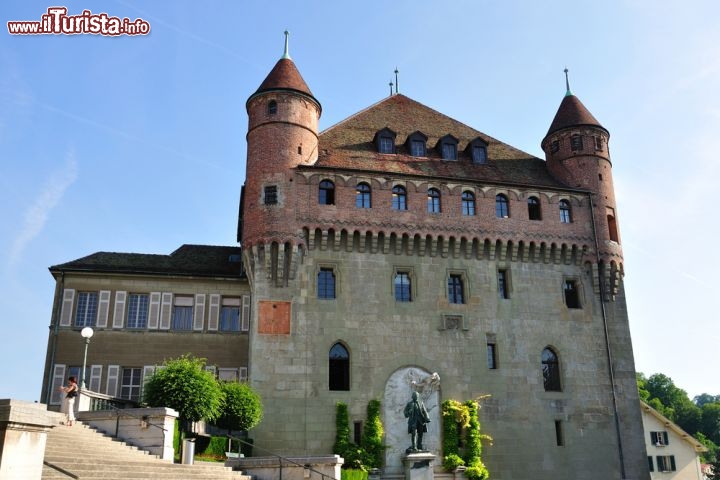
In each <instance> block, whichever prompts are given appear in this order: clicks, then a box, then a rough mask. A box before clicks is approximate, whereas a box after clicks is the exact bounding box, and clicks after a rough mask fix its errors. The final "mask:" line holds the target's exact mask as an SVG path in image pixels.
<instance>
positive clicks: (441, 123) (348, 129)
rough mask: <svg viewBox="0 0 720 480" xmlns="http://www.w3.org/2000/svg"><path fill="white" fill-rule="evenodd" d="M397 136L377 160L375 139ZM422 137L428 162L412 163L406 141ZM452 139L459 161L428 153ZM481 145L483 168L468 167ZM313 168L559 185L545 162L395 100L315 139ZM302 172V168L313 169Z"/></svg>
mask: <svg viewBox="0 0 720 480" xmlns="http://www.w3.org/2000/svg"><path fill="white" fill-rule="evenodd" d="M386 127H387V128H389V129H390V130H392V131H393V132H396V133H397V136H396V139H395V144H396V148H397V150H396V153H395V154H381V153H378V152H377V148H376V146H375V144H374V143H373V139H374V137H375V134H376V133H377V132H378V131H379V130H381V129H383V128H386ZM415 131H420V132H422V133H423V134H425V135H427V137H428V140H427V148H428V157H413V156H411V155H409V154H408V152H407V149H406V147H405V145H404V143H405V140H406V139H407V137H408V135H410V134H411V133H413V132H415ZM448 134H450V135H452V136H453V137H455V138H457V139H458V141H459V143H458V154H459V160H457V161H452V160H443V159H442V158H441V155H440V153H439V152H435V151H434V149H433V147H434V146H435V144H436V143H437V141H438V139H440V138H441V137H444V136H445V135H448ZM476 138H481V139H482V140H483V141H484V142H486V143H487V145H488V146H487V157H488V162H487V163H486V164H474V163H473V162H472V159H471V158H470V155H469V154H468V153H466V152H464V149H465V148H466V147H467V145H468V144H469V143H470V142H471V141H472V140H474V139H476ZM313 167H329V168H338V169H346V170H347V169H349V170H364V171H374V172H382V173H385V174H387V173H390V174H406V175H417V176H424V177H445V178H457V179H467V180H471V181H482V182H488V183H500V184H522V185H528V184H529V185H536V186H545V187H558V188H561V187H563V186H564V185H562V184H560V183H559V182H558V181H557V180H555V179H554V178H553V177H552V176H551V175H550V173H549V172H548V170H547V168H546V165H545V161H544V160H542V159H540V158H537V157H534V156H533V155H530V154H529V153H525V152H523V151H521V150H518V149H517V148H514V147H511V146H510V145H507V144H505V143H503V142H500V141H499V140H496V139H495V138H492V137H490V136H488V135H486V134H484V133H482V132H479V131H477V130H475V129H473V128H471V127H469V126H467V125H465V124H463V123H461V122H459V121H457V120H454V119H452V118H450V117H448V116H446V115H443V114H442V113H440V112H437V111H436V110H433V109H431V108H429V107H426V106H425V105H422V104H421V103H418V102H416V101H415V100H412V99H410V98H408V97H406V96H404V95H401V94H395V95H392V96H389V97H387V98H386V99H384V100H382V101H380V102H378V103H376V104H375V105H373V106H371V107H369V108H367V109H365V110H363V111H361V112H359V113H357V114H355V115H353V116H351V117H349V118H347V119H345V120H343V121H342V122H340V123H338V124H336V125H334V126H332V127H330V128H328V129H327V130H325V131H323V132H321V133H320V137H319V157H318V161H317V162H316V163H315V165H314V166H313ZM313 167H306V168H313Z"/></svg>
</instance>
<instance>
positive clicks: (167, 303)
mask: <svg viewBox="0 0 720 480" xmlns="http://www.w3.org/2000/svg"><path fill="white" fill-rule="evenodd" d="M172 301H173V294H172V293H168V292H163V294H162V303H161V304H160V330H169V329H170V318H171V317H172V306H173V305H172Z"/></svg>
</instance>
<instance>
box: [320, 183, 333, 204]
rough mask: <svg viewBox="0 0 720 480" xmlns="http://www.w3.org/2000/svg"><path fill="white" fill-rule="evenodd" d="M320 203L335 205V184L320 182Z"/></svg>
mask: <svg viewBox="0 0 720 480" xmlns="http://www.w3.org/2000/svg"><path fill="white" fill-rule="evenodd" d="M318 202H319V203H320V205H335V184H334V183H333V182H331V181H330V180H323V181H322V182H320V190H319V196H318Z"/></svg>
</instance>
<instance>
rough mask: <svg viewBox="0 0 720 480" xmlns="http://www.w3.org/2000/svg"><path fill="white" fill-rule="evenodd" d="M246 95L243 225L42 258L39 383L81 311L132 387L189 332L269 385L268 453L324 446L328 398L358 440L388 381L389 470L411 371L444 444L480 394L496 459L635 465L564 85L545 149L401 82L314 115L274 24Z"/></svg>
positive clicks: (189, 343) (62, 353) (639, 441)
mask: <svg viewBox="0 0 720 480" xmlns="http://www.w3.org/2000/svg"><path fill="white" fill-rule="evenodd" d="M246 108H247V113H248V118H249V124H248V131H247V168H246V172H247V178H246V180H245V185H244V186H243V188H242V194H241V200H240V211H239V219H238V243H240V244H241V245H242V248H241V247H214V246H199V245H183V246H182V247H180V248H179V249H178V250H176V251H175V252H173V253H172V254H170V255H146V254H125V253H108V252H99V253H95V254H92V255H89V256H87V257H84V258H81V259H78V260H75V261H71V262H68V263H64V264H61V265H56V266H53V267H51V268H50V270H51V273H52V274H53V275H54V277H55V279H56V281H57V288H56V301H55V308H54V310H53V318H52V324H51V331H50V336H49V342H48V357H47V361H46V372H45V379H44V382H43V393H42V395H43V397H42V398H43V401H46V402H48V403H50V404H55V405H57V404H58V403H59V401H60V399H59V395H58V394H57V393H56V388H55V387H56V386H57V385H59V384H60V383H61V382H62V380H63V378H65V377H66V376H67V375H69V374H72V373H75V374H77V373H78V372H79V370H80V367H78V366H77V365H78V360H77V359H78V358H82V351H81V348H82V343H81V342H79V341H78V333H77V332H78V330H79V329H80V328H82V327H84V326H92V327H93V328H95V329H96V334H95V336H94V337H93V340H92V342H93V349H92V352H93V356H91V357H90V358H89V365H88V367H87V373H86V374H85V376H86V378H87V383H88V387H89V388H90V389H92V390H94V391H98V392H101V393H105V394H108V395H111V396H120V397H124V398H132V399H138V398H140V395H141V390H142V382H143V378H145V377H146V376H147V375H149V374H150V373H152V371H154V369H155V366H156V365H158V364H160V363H162V361H163V360H164V359H165V358H170V357H177V356H179V355H182V354H184V353H188V352H192V353H194V354H195V355H197V356H201V357H204V358H207V360H208V365H209V368H212V369H214V370H215V371H216V373H217V375H218V376H219V378H222V379H228V380H232V379H236V380H247V381H249V382H250V383H251V385H252V386H253V387H254V388H255V389H256V390H257V391H258V392H259V393H260V394H261V396H262V398H263V403H264V406H265V418H264V420H263V422H262V423H261V425H260V426H258V427H256V428H255V429H254V430H253V431H252V437H253V438H254V441H255V444H256V445H258V446H260V447H262V448H265V449H269V450H271V451H275V452H278V453H280V454H292V455H315V454H327V453H331V451H332V447H333V443H334V440H335V405H336V403H337V402H344V403H346V404H348V407H349V412H350V417H351V426H352V435H353V437H354V438H355V439H357V438H358V437H359V435H360V432H361V430H362V422H363V421H364V420H365V410H366V407H367V404H368V402H369V401H370V400H372V399H380V400H381V404H382V419H383V423H384V425H385V430H386V436H385V443H386V444H387V445H388V449H387V451H386V467H385V469H384V474H385V475H387V476H388V477H392V476H394V475H400V474H401V471H402V470H401V466H400V458H401V457H402V455H403V454H404V451H405V448H406V447H407V446H408V444H409V443H408V442H409V436H408V435H407V431H406V425H405V420H404V418H402V406H403V405H404V403H405V402H406V401H407V400H408V399H409V397H410V393H411V391H413V390H417V389H418V388H419V387H418V385H420V386H422V388H421V390H422V391H421V394H422V395H423V396H424V399H425V402H426V405H427V407H428V410H429V414H430V417H431V423H430V424H429V431H428V433H427V434H426V436H425V438H426V441H425V443H426V447H427V448H428V449H430V450H431V451H432V452H433V453H435V454H437V455H441V454H442V451H441V438H440V436H441V434H440V432H441V429H440V424H441V421H442V420H441V418H440V413H439V404H440V402H442V401H443V400H446V399H456V400H459V401H465V400H469V399H474V398H478V397H480V396H484V395H490V396H489V397H488V398H485V399H484V400H483V401H482V402H481V406H482V409H481V411H480V420H481V422H482V425H483V430H484V431H485V432H487V433H488V434H490V435H491V436H492V437H493V439H494V440H493V446H492V447H487V448H486V449H485V451H484V461H485V463H486V464H487V466H488V468H489V470H490V471H491V473H492V476H493V478H495V479H527V478H534V479H558V478H563V479H577V478H583V479H598V480H607V479H611V478H633V479H635V478H643V479H644V478H648V466H647V458H646V454H645V447H644V442H643V431H642V423H641V416H640V409H639V398H638V394H637V388H636V385H635V369H634V360H633V353H632V345H631V340H630V332H629V327H628V315H627V310H626V302H625V294H624V288H623V275H624V267H623V257H622V248H621V242H620V234H619V222H618V220H617V218H618V217H617V212H616V203H615V196H614V189H613V178H612V164H611V160H610V154H609V150H608V141H609V132H608V130H606V129H605V128H604V127H603V126H602V125H601V124H600V123H599V122H598V121H597V120H596V119H595V118H594V117H593V115H592V114H591V113H590V112H589V111H588V110H587V109H586V108H585V106H584V105H583V104H582V103H581V102H580V100H579V99H578V98H577V97H576V96H574V95H573V94H572V93H571V92H570V89H569V87H568V89H567V93H566V95H565V97H564V98H563V99H562V101H561V103H560V106H559V108H558V111H557V113H556V114H555V117H554V119H553V120H552V122H551V123H550V128H549V130H548V132H547V135H546V136H545V138H543V139H542V143H541V145H542V149H543V151H544V152H545V159H544V160H543V159H540V158H536V157H534V156H532V155H530V154H527V153H525V152H522V151H520V150H518V149H516V148H513V147H512V146H510V145H508V144H506V143H503V142H501V141H499V140H497V139H495V138H492V137H490V136H488V135H486V134H484V133H482V132H480V131H477V130H475V129H473V128H471V127H469V126H467V125H465V124H463V123H461V122H458V121H456V120H454V119H452V118H449V117H447V116H445V115H443V114H441V113H439V112H437V111H435V110H433V109H431V108H428V107H426V106H424V105H422V104H421V103H418V102H417V101H415V100H413V99H410V98H408V97H406V96H404V95H402V94H399V93H395V94H392V95H390V96H389V97H387V98H385V99H384V100H382V101H380V102H378V103H376V104H374V105H372V106H370V107H368V108H366V109H365V110H362V111H360V112H358V113H356V114H355V115H353V116H351V117H349V118H347V119H345V120H343V121H342V122H340V123H338V124H336V125H334V126H332V127H330V128H328V129H327V130H325V131H323V132H318V122H319V119H320V115H321V112H322V107H321V104H320V102H319V100H318V99H317V98H316V97H315V96H314V95H313V93H312V92H311V90H310V88H309V87H308V86H307V84H306V83H305V81H304V80H303V78H302V76H301V75H300V73H299V71H298V69H297V67H296V65H295V63H294V62H293V60H292V59H291V58H290V57H289V55H288V54H287V43H286V50H285V54H284V55H283V57H282V58H281V59H280V60H279V61H278V62H277V63H276V65H275V66H274V68H273V69H272V70H271V71H270V73H269V74H268V75H267V77H266V78H265V80H264V81H263V82H262V83H261V84H260V87H259V88H258V89H257V91H255V92H254V93H253V94H252V95H250V97H249V98H248V100H247V103H246ZM548 117H549V116H548ZM433 374H436V375H433Z"/></svg>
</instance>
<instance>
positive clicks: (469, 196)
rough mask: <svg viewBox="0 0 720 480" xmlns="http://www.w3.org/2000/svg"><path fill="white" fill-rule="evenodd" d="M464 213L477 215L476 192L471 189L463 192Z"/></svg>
mask: <svg viewBox="0 0 720 480" xmlns="http://www.w3.org/2000/svg"><path fill="white" fill-rule="evenodd" d="M462 214H463V215H468V216H473V215H475V194H474V193H472V192H469V191H464V192H463V193H462Z"/></svg>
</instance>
